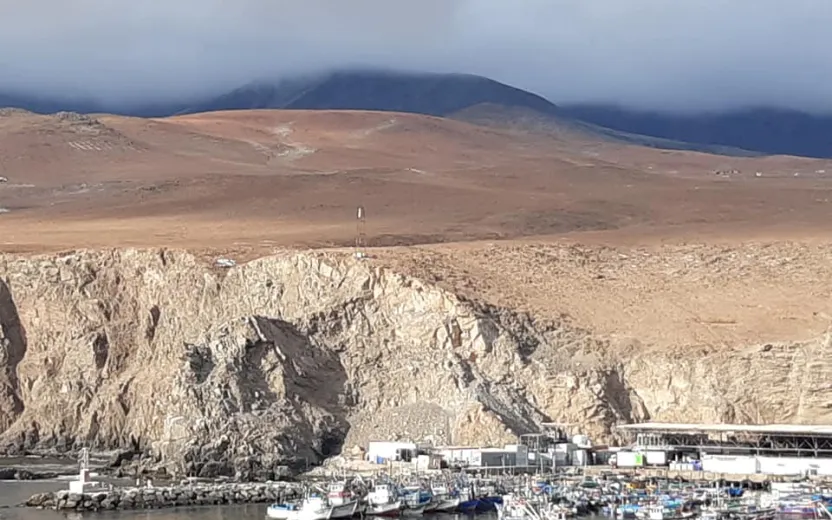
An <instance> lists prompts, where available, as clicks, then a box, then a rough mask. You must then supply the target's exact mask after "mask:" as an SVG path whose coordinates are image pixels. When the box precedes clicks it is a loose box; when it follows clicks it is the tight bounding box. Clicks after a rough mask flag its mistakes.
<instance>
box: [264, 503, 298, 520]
mask: <svg viewBox="0 0 832 520" xmlns="http://www.w3.org/2000/svg"><path fill="white" fill-rule="evenodd" d="M293 511H295V510H294V509H289V508H288V507H275V506H269V507H268V508H266V517H267V518H271V519H273V520H288V518H289V514H290V513H292V512H293Z"/></svg>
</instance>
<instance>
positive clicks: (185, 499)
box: [25, 483, 300, 511]
mask: <svg viewBox="0 0 832 520" xmlns="http://www.w3.org/2000/svg"><path fill="white" fill-rule="evenodd" d="M298 496H300V493H299V488H298V487H296V486H293V485H291V484H287V483H264V484H236V483H228V484H211V485H182V486H169V487H142V488H136V487H129V488H120V487H117V488H113V489H111V490H102V491H91V492H88V493H83V494H81V493H70V492H69V491H66V490H62V491H57V492H54V493H39V494H36V495H33V496H32V497H31V498H29V500H27V501H26V504H25V505H26V506H27V507H36V508H42V509H55V510H74V511H102V510H116V509H123V510H129V509H162V508H168V507H178V506H207V505H222V504H260V503H272V502H279V501H283V500H289V499H292V498H296V497H298Z"/></svg>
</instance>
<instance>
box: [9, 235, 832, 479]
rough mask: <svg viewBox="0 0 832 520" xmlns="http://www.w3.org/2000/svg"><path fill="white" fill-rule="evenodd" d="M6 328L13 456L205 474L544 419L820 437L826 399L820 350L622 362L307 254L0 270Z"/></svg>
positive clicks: (456, 440) (19, 261) (528, 427)
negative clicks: (126, 454) (776, 429)
mask: <svg viewBox="0 0 832 520" xmlns="http://www.w3.org/2000/svg"><path fill="white" fill-rule="evenodd" d="M0 331H2V332H0V346H2V350H1V351H0V430H2V435H0V445H2V446H5V447H6V449H7V451H14V450H39V449H59V450H71V449H77V448H78V447H80V446H89V447H92V448H95V449H116V448H121V449H124V448H127V449H135V450H138V451H141V450H150V451H151V453H152V454H153V456H154V457H156V459H157V460H159V461H160V462H162V463H164V464H166V465H167V466H166V467H167V469H168V470H169V471H171V472H174V473H177V474H190V475H200V476H205V477H212V476H216V475H233V474H235V473H238V472H240V473H242V474H245V475H247V476H257V475H260V476H262V477H263V478H269V477H270V476H273V475H274V472H275V471H278V470H279V469H281V468H283V467H284V466H285V465H289V466H293V465H294V466H296V467H297V466H302V465H306V464H309V463H314V462H317V461H320V460H321V459H323V458H325V457H328V456H331V455H334V454H337V453H339V452H340V451H341V449H342V448H343V447H344V446H352V445H356V444H364V443H365V442H366V441H367V440H370V439H372V438H378V439H395V438H409V439H414V440H422V439H424V440H431V439H432V440H433V441H434V442H437V443H453V444H483V445H493V444H499V443H503V442H509V441H512V440H514V439H516V436H517V435H518V434H523V433H529V432H534V431H537V430H538V429H539V427H540V424H541V423H542V422H545V421H560V422H569V423H575V424H578V425H580V426H581V428H582V429H583V431H585V432H587V433H589V434H590V435H592V436H594V437H595V438H596V439H597V440H599V441H600V440H610V439H612V438H613V437H614V429H613V426H614V425H615V424H617V423H620V422H630V421H636V420H644V419H648V418H654V419H659V420H661V419H665V420H686V421H697V420H707V421H749V422H752V421H787V420H804V421H805V420H807V419H809V420H814V421H820V422H822V421H823V420H824V419H825V418H826V416H827V415H828V411H827V410H828V402H829V400H830V396H832V392H831V391H830V390H829V387H828V385H827V383H825V382H824V381H823V380H822V378H821V377H820V376H821V374H823V373H824V372H825V370H824V368H823V367H822V366H820V365H818V363H822V362H823V361H822V360H824V359H828V358H829V356H828V354H829V352H828V351H829V348H830V342H829V341H828V340H826V339H823V340H818V341H815V342H809V343H804V344H783V345H766V346H761V347H751V346H749V347H748V348H747V350H744V351H739V352H738V351H732V352H726V353H716V354H713V353H696V352H692V353H691V357H690V358H688V359H679V358H678V357H676V356H665V357H663V356H662V355H661V354H656V353H649V354H644V355H643V356H640V355H638V354H636V355H633V356H632V357H630V358H628V359H621V358H618V357H616V356H614V355H613V354H612V352H611V349H609V348H608V345H607V344H606V343H605V341H604V339H603V338H595V337H593V336H592V335H591V334H590V333H589V332H587V331H582V330H577V329H574V328H572V327H570V326H569V325H568V323H567V322H555V323H553V322H546V323H539V322H537V321H535V320H534V318H533V317H531V316H527V315H522V314H517V313H514V312H511V311H508V310H505V309H500V308H495V307H492V306H488V305H485V304H482V303H474V302H470V301H466V300H463V299H461V298H459V297H457V296H455V295H454V294H451V293H449V292H446V291H444V290H442V289H440V288H438V287H436V286H432V285H428V284H425V283H423V282H421V281H419V280H417V279H412V278H409V277H406V276H403V275H400V274H397V273H394V272H390V271H387V270H384V269H381V268H377V267H374V266H373V264H372V263H369V262H360V261H356V260H351V259H335V258H330V257H326V256H323V255H313V254H286V255H281V256H274V257H268V258H263V259H260V260H256V261H253V262H250V263H248V264H245V265H240V266H237V267H233V268H231V269H227V270H223V269H217V268H214V267H211V266H209V265H207V264H205V263H203V262H202V261H200V260H199V259H197V258H196V257H194V256H192V255H190V254H187V253H180V252H171V251H137V250H119V251H106V252H87V251H82V252H73V253H68V254H64V255H61V256H53V257H45V256H44V257H16V256H5V257H0ZM826 373H828V372H826ZM749 374H753V375H754V378H755V380H756V381H757V382H756V383H755V385H758V386H757V387H758V388H763V389H765V391H762V392H754V391H752V390H751V388H749V384H748V383H749V379H748V378H749Z"/></svg>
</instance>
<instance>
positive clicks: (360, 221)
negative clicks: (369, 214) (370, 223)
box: [355, 206, 367, 258]
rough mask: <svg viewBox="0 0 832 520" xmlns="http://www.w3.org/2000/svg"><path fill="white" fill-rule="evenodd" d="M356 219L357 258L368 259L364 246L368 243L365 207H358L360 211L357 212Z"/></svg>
mask: <svg viewBox="0 0 832 520" xmlns="http://www.w3.org/2000/svg"><path fill="white" fill-rule="evenodd" d="M355 218H356V220H355V257H356V258H364V257H366V254H365V253H364V246H365V243H366V235H365V233H364V228H365V226H366V224H367V220H366V214H365V212H364V206H358V209H357V210H356V212H355Z"/></svg>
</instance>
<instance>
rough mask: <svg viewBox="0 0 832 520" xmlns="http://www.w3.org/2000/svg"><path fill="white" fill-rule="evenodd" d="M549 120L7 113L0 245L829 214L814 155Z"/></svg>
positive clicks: (651, 226)
mask: <svg viewBox="0 0 832 520" xmlns="http://www.w3.org/2000/svg"><path fill="white" fill-rule="evenodd" d="M548 130H549V131H548V132H529V131H520V130H518V129H517V128H516V127H515V128H511V129H505V130H502V129H495V128H491V127H483V126H475V125H472V124H468V123H464V122H459V121H453V120H447V119H440V118H433V117H427V116H419V115H412V114H397V113H379V112H349V111H343V112H334V111H239V112H224V113H207V114H199V115H192V116H182V117H173V118H166V119H138V118H125V117H116V116H107V115H102V116H79V115H77V114H71V113H67V114H58V115H53V116H41V115H34V114H30V113H27V112H20V111H5V112H3V115H2V116H0V176H3V177H5V178H6V179H8V180H7V182H3V183H0V207H2V208H4V210H5V213H3V214H2V219H0V233H1V234H2V236H3V239H2V244H0V245H2V246H3V247H5V248H6V249H11V250H17V251H25V250H43V249H65V248H75V247H106V246H119V245H136V246H158V245H165V246H183V247H189V248H231V249H249V250H256V251H261V252H268V251H269V250H270V248H272V247H274V246H278V245H286V246H298V245H301V246H328V245H346V244H350V243H352V242H353V240H354V237H355V234H356V223H355V213H356V207H357V206H359V205H363V206H364V207H365V209H366V214H367V223H366V234H367V241H368V243H369V244H371V245H396V244H413V243H432V242H448V241H461V240H471V239H496V238H501V239H509V238H516V237H523V236H550V235H559V234H563V233H574V232H584V231H603V230H617V231H618V232H620V233H622V234H633V233H634V234H636V235H641V234H644V233H653V232H656V230H660V231H659V233H660V234H668V233H669V234H670V235H671V236H679V234H680V233H681V234H685V233H688V232H690V233H697V232H699V231H701V230H705V231H706V232H708V233H711V232H713V231H714V230H716V232H717V233H722V232H730V231H731V230H732V229H733V228H735V227H736V229H747V228H749V227H750V228H754V229H756V230H758V231H759V230H765V229H768V228H769V227H770V226H775V227H778V228H783V227H786V228H790V229H800V230H816V229H819V228H820V229H822V228H823V227H824V226H825V224H826V221H827V216H828V211H829V210H828V208H829V199H830V197H829V187H830V183H829V182H828V181H827V176H828V175H832V163H830V162H828V161H820V160H809V159H799V158H791V157H769V158H733V157H727V156H716V155H707V154H701V153H694V152H684V151H662V150H654V149H649V148H643V147H638V146H624V145H620V144H613V143H607V142H599V141H592V140H588V139H587V137H586V136H585V135H583V134H581V133H580V132H575V131H573V130H572V129H571V128H570V127H568V126H565V127H564V128H563V129H561V131H558V132H552V131H551V130H552V128H551V124H550V125H549V127H548ZM827 171H828V172H830V173H829V174H827V173H826V172H827ZM668 230H669V231H668ZM743 233H745V231H743Z"/></svg>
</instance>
